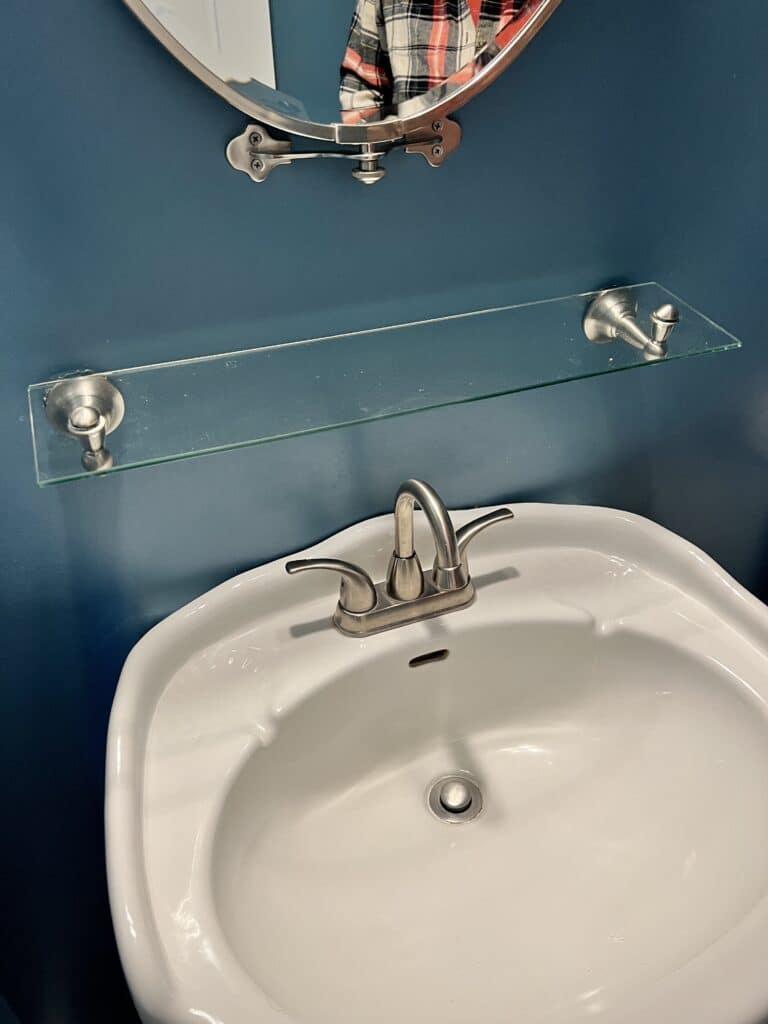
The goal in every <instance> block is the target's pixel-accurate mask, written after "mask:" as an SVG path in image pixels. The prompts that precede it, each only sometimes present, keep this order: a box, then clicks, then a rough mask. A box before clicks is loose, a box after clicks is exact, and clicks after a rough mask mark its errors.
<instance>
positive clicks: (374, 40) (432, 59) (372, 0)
mask: <svg viewBox="0 0 768 1024" xmlns="http://www.w3.org/2000/svg"><path fill="white" fill-rule="evenodd" d="M540 3H541V0H357V6H356V9H355V13H354V16H353V18H352V27H351V28H350V33H349V41H348V43H347V51H346V53H345V55H344V60H343V62H342V65H341V88H340V90H339V97H340V102H341V110H342V116H343V118H344V120H345V121H347V122H350V121H352V122H353V121H357V120H363V119H366V118H369V117H371V116H372V115H377V116H378V117H383V116H387V115H388V114H390V113H395V112H396V110H397V107H398V105H399V104H400V103H403V102H405V101H406V100H409V99H413V98H415V97H417V96H423V95H424V93H426V92H429V90H430V89H433V88H435V87H436V86H438V85H441V84H442V83H444V82H445V81H446V80H447V79H450V78H452V76H455V75H458V74H459V73H461V72H462V69H464V68H466V67H467V66H468V65H470V66H471V65H472V63H473V62H474V61H476V60H477V59H478V57H480V56H481V55H482V54H483V52H487V51H488V50H489V48H493V47H494V45H495V44H497V37H498V36H499V34H500V33H502V32H503V31H504V30H505V29H506V28H507V27H508V26H509V25H510V23H511V22H513V21H517V20H519V19H520V18H521V17H522V16H524V15H526V16H527V15H528V14H530V13H532V10H533V9H535V8H536V7H538V6H539V4H540ZM494 52H497V50H496V49H494ZM468 77H471V76H468Z"/></svg>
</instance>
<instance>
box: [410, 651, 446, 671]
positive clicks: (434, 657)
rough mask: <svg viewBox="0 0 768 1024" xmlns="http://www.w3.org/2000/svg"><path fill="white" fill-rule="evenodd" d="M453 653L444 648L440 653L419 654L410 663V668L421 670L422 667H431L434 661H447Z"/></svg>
mask: <svg viewBox="0 0 768 1024" xmlns="http://www.w3.org/2000/svg"><path fill="white" fill-rule="evenodd" d="M450 653H451V652H450V651H449V650H448V649H447V648H445V647H443V648H441V649H440V650H439V651H430V652H429V654H419V655H418V657H416V658H411V660H410V661H409V662H408V667H409V668H419V667H420V666H421V665H429V664H430V663H431V662H433V661H445V659H446V658H447V657H448V655H449V654H450Z"/></svg>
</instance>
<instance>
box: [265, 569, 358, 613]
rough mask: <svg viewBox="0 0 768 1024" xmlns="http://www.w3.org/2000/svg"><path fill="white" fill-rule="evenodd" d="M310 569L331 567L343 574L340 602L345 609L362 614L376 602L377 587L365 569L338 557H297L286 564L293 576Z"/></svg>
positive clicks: (333, 570) (287, 570) (288, 571)
mask: <svg viewBox="0 0 768 1024" xmlns="http://www.w3.org/2000/svg"><path fill="white" fill-rule="evenodd" d="M308 569H330V570H331V571H332V572H338V573H340V574H341V590H340V591H339V604H340V605H341V606H342V607H343V608H344V610H345V611H347V612H350V613H352V614H354V615H361V614H363V613H365V612H369V611H370V610H371V608H373V606H374V605H375V604H376V589H375V587H374V585H373V580H372V579H371V577H370V576H369V575H368V573H367V572H366V571H365V569H361V568H360V567H359V566H357V565H353V564H352V563H351V562H343V561H341V559H338V558H295V559H294V560H293V561H291V562H287V563H286V566H285V571H286V572H287V573H289V574H290V575H291V576H293V575H295V574H296V573H297V572H306V571H307V570H308Z"/></svg>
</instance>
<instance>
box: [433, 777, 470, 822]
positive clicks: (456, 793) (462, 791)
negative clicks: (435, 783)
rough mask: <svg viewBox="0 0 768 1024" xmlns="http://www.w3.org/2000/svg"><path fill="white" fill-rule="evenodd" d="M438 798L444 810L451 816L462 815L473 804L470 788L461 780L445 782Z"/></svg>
mask: <svg viewBox="0 0 768 1024" xmlns="http://www.w3.org/2000/svg"><path fill="white" fill-rule="evenodd" d="M438 797H439V800H440V806H441V807H442V808H443V810H444V811H449V812H450V813H451V814H461V812H462V811H466V809H467V808H468V807H469V805H470V804H471V803H472V794H471V793H470V791H469V786H468V785H467V784H466V782H461V781H460V780H459V779H449V780H448V782H444V783H443V784H442V786H441V787H440V793H439V794H438Z"/></svg>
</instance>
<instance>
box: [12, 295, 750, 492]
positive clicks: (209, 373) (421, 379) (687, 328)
mask: <svg viewBox="0 0 768 1024" xmlns="http://www.w3.org/2000/svg"><path fill="white" fill-rule="evenodd" d="M627 290H628V291H631V292H632V294H633V296H634V298H635V299H636V301H637V303H638V307H639V312H638V320H639V323H640V324H641V326H643V327H644V329H648V327H649V317H650V314H651V312H652V311H653V310H654V309H656V308H657V307H658V306H661V305H663V304H664V303H667V302H672V303H674V305H676V306H677V307H678V309H679V311H680V323H679V324H678V326H677V327H676V328H675V330H674V332H673V333H672V335H671V337H670V339H669V349H668V355H667V356H666V358H664V359H663V360H658V361H655V362H648V361H647V360H646V359H645V358H644V356H643V354H642V352H640V351H638V350H636V349H633V348H632V347H631V346H630V345H628V344H626V343H625V342H623V341H620V340H617V341H615V342H611V343H609V344H604V345H594V344H591V343H590V342H589V341H587V339H586V338H585V336H584V333H583V329H582V319H583V316H584V312H585V310H586V308H587V306H588V305H589V303H590V302H591V300H592V299H593V298H594V297H595V296H596V295H597V294H599V293H598V292H587V293H582V294H580V295H569V296H565V297H562V298H557V299H548V300H543V301H538V302H532V303H525V304H523V305H515V306H504V307H497V308H493V309H485V310H476V311H472V312H468V313H460V314H454V315H451V316H446V317H437V318H434V319H430V320H422V321H418V322H414V323H407V324H394V325H391V326H385V327H380V328H374V329H370V330H366V331H360V332H354V333H348V334H336V335H332V336H327V337H323V338H311V339H302V340H299V341H291V342H284V343H280V344H276V345H269V346H265V347H262V348H254V349H247V350H243V351H235V352H227V353H223V354H219V355H211V356H202V357H199V358H195V359H186V360H179V361H175V362H166V363H156V364H153V365H150V366H137V367H131V368H128V369H123V370H113V371H99V372H103V373H104V374H105V375H106V376H108V377H109V379H110V380H111V381H112V382H113V383H114V384H115V385H116V386H117V387H118V388H119V389H120V391H121V392H122V395H123V398H124V400H125V418H124V420H123V422H122V423H121V424H120V426H119V427H118V429H117V430H115V431H114V432H113V433H112V434H110V435H109V437H108V439H107V447H108V448H109V450H110V452H111V453H112V455H113V460H114V462H113V466H112V467H111V468H109V469H107V470H102V471H100V472H99V473H89V472H88V471H86V470H85V469H84V468H83V467H82V465H81V462H80V454H81V448H80V445H79V444H78V442H77V441H76V440H74V439H72V438H69V437H66V436H64V435H62V434H57V433H56V432H55V431H54V430H53V427H52V426H51V425H50V423H49V422H48V419H47V416H46V410H45V396H46V395H47V393H48V391H50V389H51V387H52V386H53V385H54V384H55V383H56V381H44V382H42V383H39V384H33V385H31V386H30V387H29V389H28V392H29V408H30V421H31V427H32V439H33V445H34V452H35V465H36V470H37V481H38V483H39V484H40V485H41V486H46V485H48V484H54V483H64V482H66V481H71V480H77V479H81V478H85V477H97V476H99V477H100V476H104V475H107V474H111V473H116V472H120V471H122V470H127V469H136V468H139V467H141V466H149V465H157V464H158V463H162V462H168V461H173V460H177V459H185V458H193V457H195V456H197V455H210V454H213V453H214V452H218V451H228V450H232V449H235V448H243V447H248V446H250V445H256V444H265V443H267V442H270V441H278V440H285V439H287V438H290V437H298V436H302V435H306V434H312V433H318V432H321V431H325V430H333V429H337V428H340V427H346V426H351V425H354V424H357V423H369V422H372V421H375V420H379V419H389V418H393V417H396V416H405V415H412V414H413V413H417V412H422V411H426V410H428V409H436V408H440V407H444V406H449V405H460V404H464V403H467V402H478V401H482V400H484V399H488V398H496V397H500V396H502V395H509V394H514V393H515V392H519V391H529V390H531V389H533V388H541V387H548V386H551V385H554V384H563V383H566V382H568V381H574V380H581V379H584V378H587V377H595V376H599V375H601V374H606V373H615V372H619V371H622V370H629V369H634V368H638V367H641V366H663V365H664V364H665V363H668V362H672V361H675V360H677V359H682V358H688V357H690V356H694V355H703V354H708V353H715V352H723V351H727V350H728V349H735V348H739V347H740V346H741V342H740V341H739V340H738V339H737V338H735V337H734V336H733V335H732V334H729V333H728V332H727V331H726V330H724V329H723V328H722V327H720V326H719V325H718V324H716V323H714V322H713V321H712V320H710V319H708V318H707V317H706V316H704V315H703V314H701V313H699V312H698V311H697V310H695V309H693V308H692V307H691V306H689V305H688V304H687V303H685V302H684V301H683V300H682V299H680V298H678V297H677V296H675V295H673V294H672V293H671V292H669V291H667V290H666V289H665V288H663V287H661V286H660V285H658V284H656V283H655V282H650V283H647V284H641V285H633V286H631V287H630V288H628V289H627Z"/></svg>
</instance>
